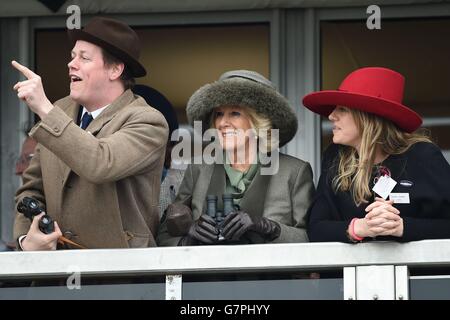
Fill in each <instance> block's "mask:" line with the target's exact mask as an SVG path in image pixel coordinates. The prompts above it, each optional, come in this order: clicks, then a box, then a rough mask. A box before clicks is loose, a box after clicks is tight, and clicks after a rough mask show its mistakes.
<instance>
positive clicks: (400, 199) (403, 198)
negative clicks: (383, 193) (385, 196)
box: [389, 192, 410, 203]
mask: <svg viewBox="0 0 450 320" xmlns="http://www.w3.org/2000/svg"><path fill="white" fill-rule="evenodd" d="M389 199H390V200H393V201H394V203H410V202H409V193H394V192H393V193H391V194H390V195H389Z"/></svg>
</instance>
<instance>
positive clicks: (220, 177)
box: [200, 164, 226, 213]
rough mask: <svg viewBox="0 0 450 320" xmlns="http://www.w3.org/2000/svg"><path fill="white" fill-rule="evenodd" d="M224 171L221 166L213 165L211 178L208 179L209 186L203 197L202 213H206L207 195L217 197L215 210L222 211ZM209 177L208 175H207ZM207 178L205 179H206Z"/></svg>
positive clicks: (224, 187) (224, 185)
mask: <svg viewBox="0 0 450 320" xmlns="http://www.w3.org/2000/svg"><path fill="white" fill-rule="evenodd" d="M225 175H226V174H225V169H224V168H223V164H215V165H214V167H213V171H212V172H211V178H210V179H209V186H208V190H207V191H206V194H205V196H204V199H203V202H202V205H203V207H202V208H201V211H200V212H202V213H206V196H207V195H209V194H213V195H216V196H217V209H218V210H222V208H223V201H222V195H223V194H224V193H225V189H226V178H225ZM208 176H209V175H208ZM208 176H207V177H208Z"/></svg>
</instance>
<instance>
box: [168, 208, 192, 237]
mask: <svg viewBox="0 0 450 320" xmlns="http://www.w3.org/2000/svg"><path fill="white" fill-rule="evenodd" d="M193 223H194V221H193V219H192V210H191V208H189V207H188V206H187V205H185V204H182V203H171V204H169V206H168V207H167V209H166V225H167V231H168V232H169V234H170V235H171V236H173V237H180V236H184V235H186V234H187V233H188V231H189V228H190V227H191V225H192V224H193Z"/></svg>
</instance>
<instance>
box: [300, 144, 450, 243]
mask: <svg viewBox="0 0 450 320" xmlns="http://www.w3.org/2000/svg"><path fill="white" fill-rule="evenodd" d="M339 148H342V146H339V145H331V146H330V147H329V148H328V149H327V150H326V151H325V154H324V158H323V161H322V174H321V176H320V180H319V185H318V187H317V193H316V196H315V198H314V200H313V203H312V205H311V207H310V209H309V210H308V215H307V217H308V236H309V239H310V241H340V242H349V239H348V238H347V235H346V230H347V228H348V225H349V224H350V221H351V220H352V219H353V218H355V217H356V218H364V216H365V215H366V212H365V211H364V210H365V208H366V207H367V206H368V205H369V204H370V203H372V202H373V200H374V195H372V198H371V199H370V200H369V202H368V203H364V204H361V205H360V206H359V207H357V206H356V205H355V203H354V201H353V199H352V197H351V194H350V192H341V191H339V192H337V193H335V192H334V191H333V188H332V181H333V178H334V177H335V176H336V174H337V167H338V152H339ZM382 165H383V166H385V167H387V168H388V169H389V170H390V172H391V177H392V178H393V179H394V180H395V181H397V185H396V186H395V187H394V189H393V190H392V192H400V193H409V198H410V203H409V204H397V203H396V204H394V207H396V208H397V209H398V210H399V211H400V216H401V217H402V218H403V226H404V231H403V236H402V237H401V238H399V237H393V236H389V237H377V238H376V239H375V240H394V241H401V242H405V241H414V240H424V239H445V238H449V239H450V165H449V164H448V162H447V161H446V159H445V158H444V156H443V155H442V152H441V150H440V149H439V148H438V147H437V146H436V145H434V144H432V143H427V142H419V143H416V144H414V145H413V146H411V148H409V150H407V151H406V152H404V153H403V154H400V155H391V156H389V157H388V158H387V159H386V160H384V161H383V163H382ZM374 171H375V170H374ZM375 174H376V172H374V175H373V176H372V178H371V179H370V189H372V187H373V178H374V176H375ZM366 239H367V240H370V238H366Z"/></svg>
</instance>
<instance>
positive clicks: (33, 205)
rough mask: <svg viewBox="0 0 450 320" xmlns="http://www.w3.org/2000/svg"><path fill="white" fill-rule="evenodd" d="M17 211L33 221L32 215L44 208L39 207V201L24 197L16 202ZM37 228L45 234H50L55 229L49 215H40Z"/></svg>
mask: <svg viewBox="0 0 450 320" xmlns="http://www.w3.org/2000/svg"><path fill="white" fill-rule="evenodd" d="M17 211H19V212H20V213H22V214H23V215H24V216H25V217H27V218H28V219H30V221H33V218H34V216H37V215H38V214H40V213H41V212H42V211H44V210H43V209H42V208H41V207H39V203H38V202H37V201H36V200H35V199H33V198H31V197H25V198H23V199H22V201H20V202H19V203H18V204H17ZM39 230H41V232H43V233H45V234H50V233H52V232H53V231H55V222H54V221H53V219H52V218H51V217H50V216H49V215H43V216H42V217H41V219H40V220H39Z"/></svg>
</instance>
